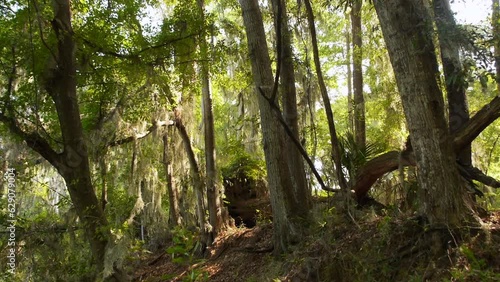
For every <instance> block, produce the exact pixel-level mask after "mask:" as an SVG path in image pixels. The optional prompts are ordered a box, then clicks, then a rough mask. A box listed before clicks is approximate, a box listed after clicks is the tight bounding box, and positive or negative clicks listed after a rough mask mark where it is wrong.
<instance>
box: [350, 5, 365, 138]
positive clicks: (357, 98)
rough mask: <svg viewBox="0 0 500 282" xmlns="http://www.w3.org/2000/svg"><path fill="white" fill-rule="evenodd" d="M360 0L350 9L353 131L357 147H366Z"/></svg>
mask: <svg viewBox="0 0 500 282" xmlns="http://www.w3.org/2000/svg"><path fill="white" fill-rule="evenodd" d="M362 3H363V2H362V0H354V1H353V3H352V11H351V25H352V43H353V80H352V85H353V90H354V131H355V134H354V136H355V139H356V143H357V145H358V148H365V147H366V124H365V99H364V97H363V67H362V63H363V49H362V47H363V40H362V33H361V7H362Z"/></svg>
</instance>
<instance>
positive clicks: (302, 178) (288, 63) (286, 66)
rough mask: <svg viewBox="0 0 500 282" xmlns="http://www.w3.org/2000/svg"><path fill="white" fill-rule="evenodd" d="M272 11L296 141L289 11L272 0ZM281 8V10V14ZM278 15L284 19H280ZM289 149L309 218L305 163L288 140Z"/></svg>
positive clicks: (297, 192)
mask: <svg viewBox="0 0 500 282" xmlns="http://www.w3.org/2000/svg"><path fill="white" fill-rule="evenodd" d="M273 8H274V15H275V19H276V21H275V23H276V29H278V26H277V24H278V23H279V24H280V27H279V28H280V31H281V32H280V34H281V46H278V47H281V72H280V79H281V85H280V90H281V101H282V105H283V116H284V120H285V122H286V124H287V125H288V127H289V128H290V129H291V131H292V133H293V135H294V136H295V138H297V140H300V139H299V123H298V113H297V91H296V89H295V67H294V64H293V54H292V40H291V38H290V36H291V32H290V29H289V27H288V16H287V11H286V4H285V1H283V0H273ZM278 9H280V10H281V11H280V12H279V13H278ZM278 14H281V18H280V19H278ZM286 150H287V152H288V154H287V160H288V167H289V169H290V175H291V177H292V182H293V188H294V193H293V195H294V200H295V205H296V206H297V207H298V208H300V209H301V212H302V213H303V214H304V215H306V214H308V213H309V209H310V207H311V193H310V192H309V190H308V188H307V180H306V173H305V168H304V161H303V160H302V156H301V155H300V152H299V150H298V148H297V147H296V146H295V144H293V141H292V140H291V139H290V138H289V137H288V136H287V137H286Z"/></svg>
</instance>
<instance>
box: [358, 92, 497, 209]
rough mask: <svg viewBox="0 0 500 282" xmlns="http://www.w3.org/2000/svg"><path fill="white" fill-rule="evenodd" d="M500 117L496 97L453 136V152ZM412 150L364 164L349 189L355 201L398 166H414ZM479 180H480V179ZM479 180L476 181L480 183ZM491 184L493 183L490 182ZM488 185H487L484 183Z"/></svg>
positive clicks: (468, 142)
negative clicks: (352, 192)
mask: <svg viewBox="0 0 500 282" xmlns="http://www.w3.org/2000/svg"><path fill="white" fill-rule="evenodd" d="M499 117H500V97H499V96H497V97H495V98H494V99H493V100H491V102H490V103H488V104H487V105H485V106H484V107H483V108H482V109H481V110H480V111H478V112H477V113H476V114H475V115H474V116H473V117H472V118H471V119H470V120H469V121H468V122H467V123H465V124H464V126H463V127H462V128H461V129H460V130H458V131H457V133H456V134H455V135H454V136H453V146H454V148H455V152H459V151H460V150H462V149H463V148H464V147H465V146H467V145H469V144H470V143H471V142H472V141H473V140H474V139H475V138H476V137H477V136H478V135H479V134H480V133H481V132H482V131H483V130H484V129H485V128H486V127H488V126H489V125H490V124H491V123H493V122H494V121H495V120H496V119H498V118H499ZM413 158H414V157H413V150H412V149H411V147H410V148H407V149H405V150H404V151H402V152H398V151H390V152H387V153H384V154H382V155H380V156H378V157H375V158H373V159H372V160H370V161H368V162H366V164H365V165H364V166H362V167H361V168H360V169H359V170H358V173H357V175H358V176H357V178H356V180H355V183H354V185H352V186H351V187H352V188H351V189H352V190H354V194H355V196H356V200H357V201H358V202H360V201H361V200H362V199H363V198H365V197H366V195H367V194H368V192H369V191H370V188H371V187H372V186H373V184H374V183H375V182H376V181H377V180H378V179H379V178H380V177H382V176H383V175H384V174H386V173H389V172H391V171H394V170H396V169H398V167H399V166H400V165H402V166H409V165H412V166H413V165H415V161H414V159H413ZM480 179H481V178H480ZM480 179H476V180H478V181H481V180H480ZM490 182H491V183H494V182H492V181H490ZM485 184H487V185H488V183H485Z"/></svg>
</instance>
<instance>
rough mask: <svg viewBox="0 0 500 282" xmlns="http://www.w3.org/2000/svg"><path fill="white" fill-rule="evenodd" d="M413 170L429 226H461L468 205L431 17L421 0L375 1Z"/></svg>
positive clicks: (465, 216) (466, 213) (466, 214)
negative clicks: (441, 85) (407, 133)
mask: <svg viewBox="0 0 500 282" xmlns="http://www.w3.org/2000/svg"><path fill="white" fill-rule="evenodd" d="M374 5H375V9H376V11H377V14H378V17H379V20H380V25H381V27H382V32H383V34H384V38H385V42H386V45H387V49H388V51H389V56H390V59H391V63H392V66H393V68H394V73H395V76H396V81H397V85H398V88H399V91H400V95H401V99H402V102H403V108H404V112H405V117H406V121H407V124H408V128H409V131H410V136H411V145H412V147H413V150H414V153H415V159H416V163H417V168H418V182H419V184H420V197H421V202H422V209H423V210H422V211H423V213H424V214H425V215H426V216H427V217H428V218H429V222H430V224H432V225H446V226H450V227H457V226H461V225H462V224H463V223H464V222H463V219H464V218H467V216H468V211H469V209H468V208H467V205H466V201H464V197H465V196H464V195H466V193H464V191H465V189H464V184H463V183H462V180H461V178H460V175H459V172H458V169H457V166H456V163H455V156H456V154H455V152H454V151H453V146H452V144H453V139H452V138H451V135H450V134H449V132H448V127H447V124H446V120H445V114H444V100H443V95H442V92H441V90H440V88H439V71H438V64H437V59H436V54H435V48H434V44H433V41H432V21H431V17H430V14H429V12H428V10H427V8H426V7H425V4H424V0H383V1H382V0H375V1H374Z"/></svg>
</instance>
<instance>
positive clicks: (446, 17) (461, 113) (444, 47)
mask: <svg viewBox="0 0 500 282" xmlns="http://www.w3.org/2000/svg"><path fill="white" fill-rule="evenodd" d="M433 6H434V17H435V20H436V26H437V30H438V37H439V48H440V49H441V61H442V63H443V71H444V78H445V85H446V92H447V93H448V111H449V113H448V124H449V128H450V132H451V133H455V132H457V130H458V129H460V128H461V127H462V126H463V125H464V123H466V122H467V121H468V120H469V106H468V104H467V97H466V96H465V88H466V87H465V83H466V81H465V74H464V71H463V69H462V64H461V61H460V53H459V49H458V44H456V42H454V38H456V36H458V32H457V26H456V23H455V18H454V17H453V12H452V11H451V8H450V3H449V1H448V0H434V1H433ZM471 155H472V153H471V146H470V145H469V146H466V147H465V148H463V149H462V150H461V151H460V152H459V153H458V154H457V158H458V160H459V161H460V163H462V164H463V165H468V166H470V165H472V158H471V157H472V156H471Z"/></svg>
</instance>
